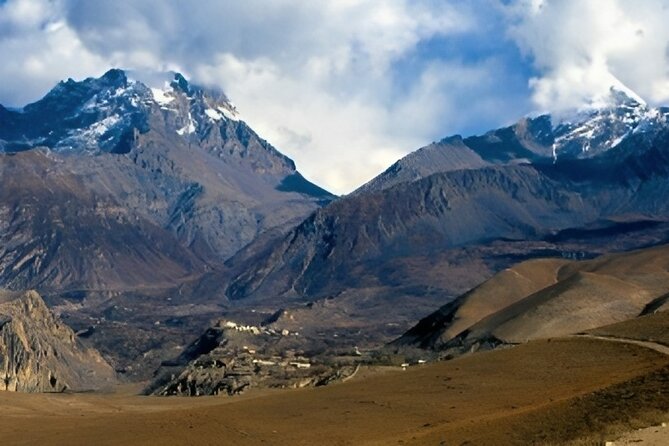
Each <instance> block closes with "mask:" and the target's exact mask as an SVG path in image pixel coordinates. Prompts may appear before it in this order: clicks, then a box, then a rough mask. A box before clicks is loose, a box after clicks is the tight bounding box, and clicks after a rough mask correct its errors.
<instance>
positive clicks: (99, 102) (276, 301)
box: [0, 70, 669, 379]
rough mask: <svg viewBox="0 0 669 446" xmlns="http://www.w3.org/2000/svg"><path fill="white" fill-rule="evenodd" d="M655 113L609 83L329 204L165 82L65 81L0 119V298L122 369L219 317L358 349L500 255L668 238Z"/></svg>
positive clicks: (425, 155)
mask: <svg viewBox="0 0 669 446" xmlns="http://www.w3.org/2000/svg"><path fill="white" fill-rule="evenodd" d="M156 79H158V80H156ZM668 117H669V109H666V108H651V107H648V106H647V105H646V104H644V103H643V101H641V100H640V99H639V98H637V97H635V95H634V94H632V93H631V92H629V91H626V90H624V89H621V88H612V89H611V90H610V92H609V96H608V97H607V98H605V100H604V101H603V102H601V103H600V104H598V106H597V107H590V108H588V109H585V110H580V111H577V112H575V113H573V114H572V115H570V116H566V115H565V116H560V117H555V116H551V115H541V116H537V117H531V118H523V119H521V120H520V121H518V122H517V123H516V124H514V125H512V126H509V127H505V128H501V129H497V130H493V131H490V132H488V133H486V134H484V135H481V136H472V137H466V138H463V137H461V136H458V135H456V136H451V137H448V138H445V139H443V140H441V141H439V142H435V143H432V144H430V145H428V146H426V147H424V148H422V149H419V150H417V151H416V152H414V153H411V154H409V155H408V156H406V157H405V158H403V159H401V160H399V161H398V162H397V163H395V164H394V165H393V166H391V167H390V168H389V169H388V170H387V171H385V172H383V173H382V174H380V175H379V176H378V177H376V178H375V179H373V180H372V181H370V182H369V183H368V184H366V185H363V186H361V187H360V188H359V189H358V190H356V191H355V192H354V193H352V194H350V195H348V196H345V197H340V198H337V197H334V196H333V195H332V194H330V193H328V192H327V191H325V190H323V189H322V188H320V187H318V186H316V185H314V184H312V183H310V182H309V181H307V180H306V179H304V177H302V175H301V174H300V173H299V172H298V171H297V170H296V168H295V165H294V163H293V162H292V161H291V160H290V159H288V158H286V157H285V156H284V155H282V154H281V153H279V152H278V151H277V150H276V149H274V148H273V147H272V146H271V145H270V144H269V143H268V142H266V141H264V140H263V139H261V138H260V137H259V136H258V135H257V134H256V133H255V132H254V131H253V130H252V129H251V128H250V127H249V126H248V125H247V124H246V123H245V122H244V121H243V120H242V119H241V118H240V116H239V114H238V112H237V110H236V108H235V107H234V106H233V105H232V103H231V102H230V101H229V100H228V99H227V98H226V96H225V95H224V94H223V93H221V92H217V91H215V90H212V89H206V88H202V87H198V86H195V85H192V84H190V83H189V82H188V81H187V80H186V79H185V78H184V77H183V76H181V75H180V74H176V73H171V74H169V75H159V76H151V81H148V80H147V81H146V82H143V81H142V80H141V76H139V75H135V74H132V73H126V72H124V71H121V70H111V71H109V72H108V73H106V74H105V75H104V76H102V77H101V78H99V79H92V78H91V79H86V80H84V81H81V82H75V81H73V80H68V81H67V82H61V83H60V84H58V85H57V86H56V87H55V88H54V89H53V90H52V91H51V92H49V93H48V94H47V95H46V96H45V97H44V98H43V99H42V100H40V101H38V102H36V103H34V104H30V105H27V106H25V107H24V108H23V109H20V110H8V109H6V108H2V107H0V176H1V178H2V186H3V187H2V190H1V191H0V287H4V288H9V289H13V290H25V289H29V288H36V289H38V290H39V291H40V292H42V293H43V294H44V296H45V300H46V301H47V303H48V304H49V305H50V306H51V307H52V308H53V309H54V310H55V311H56V312H57V313H58V314H60V315H61V316H62V317H63V320H65V321H66V322H67V323H68V324H70V325H71V326H72V327H73V328H74V329H75V330H76V331H77V332H78V333H79V336H80V337H81V338H82V339H87V342H90V343H91V344H92V345H95V346H96V347H97V348H98V349H100V351H101V352H102V353H103V354H104V355H105V357H106V358H108V359H109V360H110V362H112V363H113V365H114V366H115V367H116V368H117V369H118V370H120V371H125V372H128V374H129V375H131V376H133V377H135V378H142V379H145V378H147V377H148V376H149V375H150V373H151V372H152V371H153V370H154V369H155V367H157V366H158V365H159V364H160V363H161V361H164V360H166V359H169V358H174V357H177V356H178V355H176V354H175V352H179V351H180V350H181V349H183V348H184V347H185V346H186V345H188V344H189V343H190V342H191V341H192V340H193V339H196V338H197V337H198V335H199V334H201V333H202V332H205V330H206V329H207V327H208V326H209V325H210V324H211V323H212V321H213V320H218V319H220V318H225V319H226V320H228V321H234V322H235V323H239V324H248V325H249V326H270V325H271V327H273V328H272V330H274V331H276V332H278V333H281V332H282V331H283V330H284V329H285V330H287V331H288V332H290V333H299V336H300V338H299V341H298V340H293V338H290V339H291V342H293V343H294V344H295V345H298V346H299V348H298V347H295V348H296V350H300V351H311V352H316V351H318V352H321V353H322V352H324V351H347V352H350V351H352V349H353V348H354V347H356V348H357V346H363V347H365V346H367V347H370V346H378V345H380V344H382V343H384V342H387V341H389V340H392V339H394V338H396V337H398V336H400V335H401V334H402V333H403V332H404V331H405V330H406V329H409V328H410V327H411V325H413V324H414V323H415V321H416V320H418V319H419V318H422V317H424V316H425V315H427V314H429V313H431V312H433V311H434V310H435V309H437V308H439V307H440V306H442V305H444V304H446V305H448V304H449V302H451V301H453V299H455V298H456V297H458V296H460V295H462V294H463V293H465V292H467V291H468V290H470V289H472V288H474V287H476V286H477V285H479V284H480V283H481V282H483V281H485V280H486V279H489V278H490V277H492V276H493V275H494V274H495V273H497V272H499V271H501V270H504V269H505V268H508V267H510V266H512V265H514V264H516V263H517V262H519V261H523V260H527V259H532V258H539V257H551V258H557V259H561V260H556V261H557V262H562V261H564V259H568V260H573V259H589V258H593V257H595V256H598V255H601V254H605V253H607V252H611V251H622V250H630V249H635V248H640V247H647V246H653V245H657V244H661V243H664V242H667V241H669V237H668V234H669V202H667V200H666V199H665V197H666V196H667V194H668V193H669V124H668V122H667V119H668ZM544 285H545V284H544V282H541V281H538V282H536V283H534V282H532V281H530V283H526V284H524V287H525V288H523V289H526V291H527V292H528V293H531V292H534V291H537V290H538V289H539V288H537V287H543V286H544ZM454 302H457V301H454ZM453 305H455V304H453ZM491 305H492V304H491ZM493 306H494V305H493ZM449 308H450V307H449ZM442 313H443V311H442ZM474 319H475V317H474ZM263 324H264V325H263ZM465 328H466V327H465ZM452 330H456V329H455V328H453V329H452ZM272 339H274V338H272ZM277 339H280V341H277V340H276V339H274V340H273V341H272V342H279V344H280V345H282V344H281V342H284V341H285V340H284V339H283V337H282V338H277ZM421 339H422V338H421ZM421 342H422V341H421ZM291 345H292V344H291ZM226 352H227V350H226ZM228 353H229V352H228ZM228 353H226V354H228ZM182 359H183V358H182ZM188 359H189V360H191V359H192V360H194V361H197V358H190V356H189V357H188ZM184 361H185V360H184ZM184 361H182V362H184ZM191 365H192V364H191Z"/></svg>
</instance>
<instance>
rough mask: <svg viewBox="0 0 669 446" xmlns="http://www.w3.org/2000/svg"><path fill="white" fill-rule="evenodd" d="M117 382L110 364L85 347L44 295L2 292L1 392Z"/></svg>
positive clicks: (90, 386)
mask: <svg viewBox="0 0 669 446" xmlns="http://www.w3.org/2000/svg"><path fill="white" fill-rule="evenodd" d="M115 381H116V378H115V374H114V371H113V370H112V368H111V366H110V365H109V364H108V363H107V362H105V360H104V359H102V357H101V356H100V354H99V353H98V352H96V351H95V350H92V349H89V348H86V347H84V346H83V345H82V344H81V342H80V341H79V340H78V339H77V338H76V336H75V334H74V332H73V331H72V330H71V329H70V328H69V327H67V326H66V325H65V324H63V322H61V321H60V320H59V319H58V318H56V317H55V316H54V315H53V314H52V313H51V312H50V311H49V309H48V308H47V307H46V305H45V304H44V301H43V300H42V298H41V297H40V296H39V294H37V293H36V292H35V291H28V292H25V293H12V292H3V291H0V390H6V391H16V392H62V391H65V390H90V389H100V388H102V387H106V386H110V385H113V384H114V383H115Z"/></svg>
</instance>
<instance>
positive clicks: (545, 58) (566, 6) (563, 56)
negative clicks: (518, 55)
mask: <svg viewBox="0 0 669 446" xmlns="http://www.w3.org/2000/svg"><path fill="white" fill-rule="evenodd" d="M509 13H510V17H511V21H512V22H513V25H511V27H510V30H509V35H510V36H511V37H512V38H513V39H514V41H515V42H516V43H517V44H518V45H519V47H520V48H521V49H522V51H523V52H524V53H525V54H526V55H528V56H529V57H530V58H531V60H532V63H533V64H534V66H535V68H536V69H537V71H538V73H539V74H538V76H536V77H533V78H531V79H530V86H531V88H532V98H533V100H534V102H535V104H537V106H538V107H539V108H542V109H545V110H550V111H554V112H555V111H564V110H567V109H570V108H574V107H579V106H584V105H585V106H587V104H589V103H591V102H593V101H595V102H596V101H597V98H601V97H603V96H605V95H606V94H608V90H609V88H610V87H611V86H614V87H617V88H620V89H623V88H624V87H623V86H627V87H629V88H630V89H631V90H633V91H634V92H636V93H637V94H638V95H639V96H641V97H642V98H644V99H645V100H647V101H648V102H649V103H651V104H660V103H667V102H668V101H669V59H668V46H667V45H668V44H669V29H668V28H667V26H666V23H667V21H668V20H669V3H668V2H667V1H660V0H647V1H644V2H629V1H622V0H600V1H594V0H591V1H583V0H560V1H547V0H534V1H530V2H520V3H517V4H515V5H513V7H511V8H510V11H509Z"/></svg>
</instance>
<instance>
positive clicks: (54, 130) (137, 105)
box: [0, 69, 241, 153]
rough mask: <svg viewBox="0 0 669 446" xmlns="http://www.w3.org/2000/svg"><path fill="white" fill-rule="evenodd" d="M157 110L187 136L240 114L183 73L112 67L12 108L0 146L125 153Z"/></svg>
mask: <svg viewBox="0 0 669 446" xmlns="http://www.w3.org/2000/svg"><path fill="white" fill-rule="evenodd" d="M155 113H157V114H160V115H162V117H163V120H164V121H165V123H166V125H167V127H168V128H169V129H171V130H168V131H173V132H175V133H176V134H177V135H179V136H181V137H185V138H187V137H190V136H191V135H194V134H198V135H199V136H204V135H205V134H206V133H207V132H208V131H209V128H210V127H212V126H217V125H220V124H222V123H223V122H225V121H235V122H236V121H240V120H241V118H240V116H239V113H238V112H237V109H236V108H235V106H234V105H233V104H232V103H231V102H230V101H229V100H228V98H227V97H226V96H225V94H224V93H222V92H220V91H217V90H216V89H213V88H212V89H205V88H202V87H199V86H197V85H193V84H191V83H189V82H188V81H187V80H186V78H185V77H184V76H183V75H181V74H180V73H174V72H169V73H139V72H134V71H129V72H126V71H123V70H120V69H112V70H109V71H108V72H106V73H105V74H104V75H103V76H101V77H100V78H88V79H84V80H83V81H79V82H77V81H74V80H72V79H68V80H67V81H64V82H60V83H58V84H57V85H56V86H55V87H54V88H53V89H52V90H51V91H50V92H49V93H48V94H47V95H46V96H45V97H44V98H42V99H41V100H39V101H37V102H35V103H33V104H29V105H27V106H25V107H24V108H23V109H21V110H20V111H19V112H12V111H9V110H8V111H7V113H6V115H7V116H6V117H5V118H6V119H3V122H0V134H2V138H1V139H2V140H0V151H3V150H4V151H20V150H25V149H28V148H31V147H36V146H46V147H49V148H51V149H52V150H58V151H64V150H67V151H70V150H77V151H81V150H83V151H92V152H95V151H98V150H101V151H103V152H114V153H123V152H125V151H126V150H127V145H128V141H129V140H130V139H132V138H133V134H134V132H139V133H144V132H146V131H148V128H149V117H150V116H151V115H152V114H155ZM35 122H37V123H39V124H38V125H34V123H35Z"/></svg>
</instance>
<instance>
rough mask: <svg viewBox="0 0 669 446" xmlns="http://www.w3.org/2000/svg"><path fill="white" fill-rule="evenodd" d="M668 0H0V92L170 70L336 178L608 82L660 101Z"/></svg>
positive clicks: (18, 97) (311, 172) (666, 80)
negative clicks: (220, 97) (219, 95)
mask: <svg viewBox="0 0 669 446" xmlns="http://www.w3.org/2000/svg"><path fill="white" fill-rule="evenodd" d="M668 3H669V2H668V1H661V0H646V1H644V2H628V1H623V0H559V1H549V0H515V1H509V0H474V1H471V2H460V1H456V0H439V1H437V0H388V1H385V2H378V1H375V0H342V1H337V2H326V1H323V2H316V1H311V0H277V1H272V2H267V1H264V0H247V1H244V2H219V1H208V0H202V1H200V2H197V3H196V4H193V3H192V2H191V3H189V2H182V1H176V0H114V1H112V0H97V1H95V2H91V1H87V0H6V1H3V0H0V57H2V59H3V61H4V62H3V66H1V67H0V75H1V76H2V78H3V82H2V83H0V103H3V104H5V105H10V106H20V105H23V104H25V103H27V102H30V101H33V100H36V99H38V98H39V97H41V96H42V95H43V94H44V93H45V92H46V91H47V90H48V89H49V88H51V87H52V86H53V85H54V84H55V83H56V82H57V81H59V80H61V79H63V78H68V77H73V78H83V77H87V76H98V75H100V74H102V73H103V72H105V71H106V70H107V69H109V68H111V67H121V68H127V69H134V70H146V71H170V70H174V71H180V72H183V73H184V74H186V75H187V76H188V77H190V78H191V79H192V80H193V81H194V82H196V83H199V84H204V85H209V86H215V87H217V88H220V89H222V90H223V91H225V92H226V94H227V96H228V97H230V98H231V99H232V100H233V101H234V102H235V103H236V104H237V106H238V108H239V110H240V111H241V113H242V114H243V116H244V119H245V120H247V121H248V122H249V124H250V125H251V126H253V127H254V128H255V129H256V130H257V131H258V132H259V133H260V134H261V135H263V137H265V138H267V139H268V140H269V141H270V142H272V143H273V144H274V145H276V146H277V148H279V150H281V151H282V152H284V153H286V154H287V155H289V156H291V157H292V158H293V159H295V161H296V162H297V164H298V167H299V168H300V170H301V171H303V172H304V173H305V174H306V176H308V177H309V178H310V179H312V180H314V181H316V182H317V183H319V184H321V185H323V186H325V187H326V188H329V189H331V190H332V191H334V192H337V193H346V192H348V191H350V190H353V189H355V188H356V187H357V186H359V185H360V184H362V183H363V182H365V181H367V180H369V179H371V178H372V177H373V176H375V175H376V174H377V173H379V172H380V171H382V170H384V169H385V168H386V167H388V165H390V164H391V163H392V162H394V161H395V160H396V159H397V158H399V157H401V156H403V155H405V154H406V153H408V152H409V151H411V150H414V149H416V148H418V147H420V146H423V145H425V144H427V143H429V142H430V141H432V140H437V139H440V138H441V137H443V136H446V135H449V134H453V133H462V134H470V133H475V132H482V131H485V130H487V129H490V128H492V127H496V126H501V125H505V124H509V123H510V122H512V121H514V120H515V119H516V118H518V117H519V116H521V115H523V114H526V113H529V112H530V111H533V110H535V109H540V110H544V111H558V112H559V111H562V110H567V109H570V108H575V107H582V106H583V105H587V104H591V103H592V102H593V101H595V100H596V98H597V97H601V95H602V94H606V93H608V89H609V87H610V86H611V85H617V84H624V85H627V86H628V87H630V88H631V89H632V90H634V91H636V92H637V93H639V95H640V96H642V97H643V98H644V99H646V100H648V102H650V103H651V104H655V103H662V102H669V76H668V75H667V73H668V72H669V66H668V63H667V42H669V30H667V29H665V28H666V27H665V25H664V24H665V23H667V21H668V20H669V12H668V8H667V4H668ZM621 88H622V87H621Z"/></svg>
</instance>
